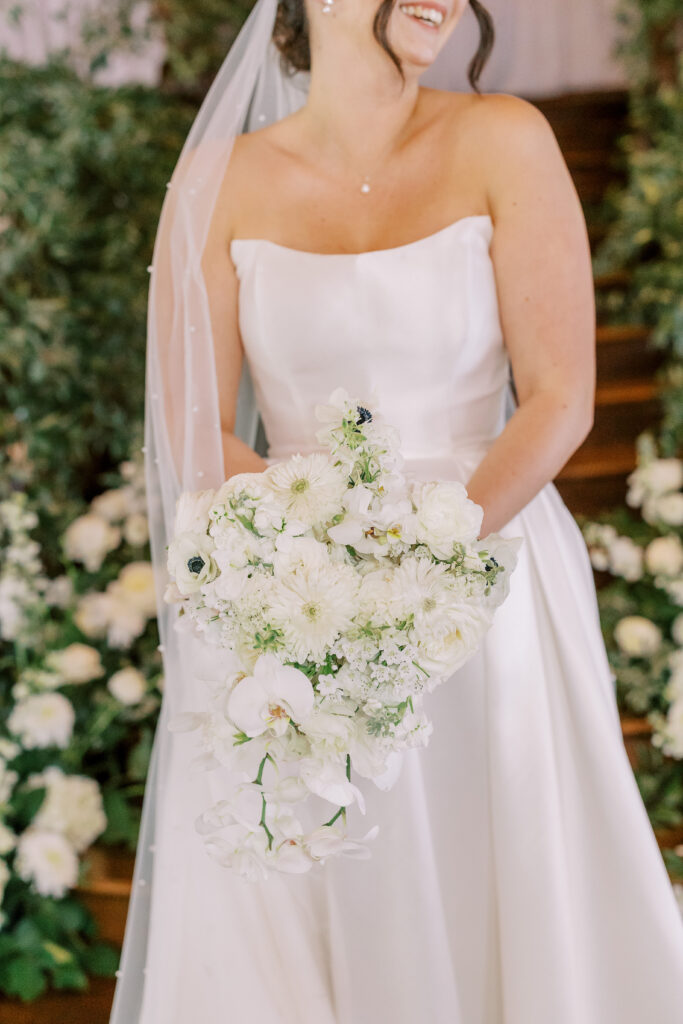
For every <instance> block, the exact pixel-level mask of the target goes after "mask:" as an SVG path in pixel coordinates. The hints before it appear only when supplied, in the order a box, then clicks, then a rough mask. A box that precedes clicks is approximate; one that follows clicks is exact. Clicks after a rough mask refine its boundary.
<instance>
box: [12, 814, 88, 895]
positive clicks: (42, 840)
mask: <svg viewBox="0 0 683 1024" xmlns="http://www.w3.org/2000/svg"><path fill="white" fill-rule="evenodd" d="M14 869H15V871H16V872H17V874H18V875H19V876H20V877H21V878H23V879H25V880H26V881H27V882H31V884H32V885H33V887H34V889H35V890H36V892H39V893H40V895H41V896H54V897H55V898H56V899H60V898H61V897H62V896H64V895H65V893H66V892H67V891H68V890H69V889H73V888H74V886H75V885H76V884H77V882H78V856H77V854H76V851H75V850H74V848H73V846H71V844H70V843H69V841H68V840H67V839H65V838H64V836H63V835H62V834H61V833H60V832H48V831H44V830H43V829H39V828H33V827H31V828H28V829H26V831H25V832H24V833H23V834H22V835H21V837H20V839H19V842H18V844H17V854H16V858H15V861H14Z"/></svg>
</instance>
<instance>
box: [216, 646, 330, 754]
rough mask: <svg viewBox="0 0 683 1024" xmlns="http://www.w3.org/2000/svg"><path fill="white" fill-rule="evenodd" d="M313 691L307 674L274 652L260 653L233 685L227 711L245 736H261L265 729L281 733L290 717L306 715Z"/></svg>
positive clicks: (302, 718) (298, 719) (276, 733)
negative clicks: (252, 664) (250, 666)
mask: <svg viewBox="0 0 683 1024" xmlns="http://www.w3.org/2000/svg"><path fill="white" fill-rule="evenodd" d="M314 701H315V693H314V691H313V686H312V684H311V681H310V679H309V678H308V676H306V675H304V673H303V672H300V671H299V669H296V668H293V667H292V666H290V665H283V664H281V662H280V661H278V659H277V658H276V657H275V655H274V654H264V655H262V656H261V657H260V658H259V659H258V661H257V662H256V665H255V667H254V670H253V673H252V675H250V676H245V677H244V678H243V679H241V680H239V682H237V683H236V685H235V686H234V687H233V689H232V691H231V693H230V696H229V697H228V702H227V713H228V715H229V717H230V718H231V719H232V721H233V722H234V723H235V725H236V726H237V727H238V728H239V729H241V730H242V732H244V733H245V734H246V735H247V736H260V735H261V733H263V732H265V731H266V729H270V730H272V732H274V733H275V735H276V736H279V735H282V733H283V732H285V730H286V729H287V727H288V726H289V722H290V720H293V721H294V722H296V723H299V722H302V721H303V720H304V719H305V718H307V717H308V716H309V715H310V713H311V710H312V708H313V704H314Z"/></svg>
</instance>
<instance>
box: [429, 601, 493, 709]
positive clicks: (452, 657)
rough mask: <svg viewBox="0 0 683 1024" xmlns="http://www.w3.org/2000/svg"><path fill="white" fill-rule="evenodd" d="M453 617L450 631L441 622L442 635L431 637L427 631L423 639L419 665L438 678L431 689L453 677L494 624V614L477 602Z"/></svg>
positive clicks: (460, 610)
mask: <svg viewBox="0 0 683 1024" xmlns="http://www.w3.org/2000/svg"><path fill="white" fill-rule="evenodd" d="M449 618H450V620H451V623H452V625H451V628H450V629H448V630H446V631H444V630H443V629H442V627H441V623H440V624H439V630H438V632H435V633H434V634H433V635H430V632H429V630H424V632H423V633H422V635H421V636H420V642H419V647H418V655H417V662H418V664H419V665H420V667H421V668H423V669H424V670H425V672H429V674H430V676H435V677H436V679H434V680H432V681H431V682H430V683H428V684H427V687H428V689H432V688H433V687H434V685H435V684H436V683H437V682H438V681H439V679H440V678H447V677H448V676H451V675H452V674H453V673H454V672H455V671H456V670H457V669H458V668H460V666H461V665H463V664H464V663H465V662H466V661H467V660H468V658H470V657H471V656H472V655H473V654H474V652H475V651H476V650H477V648H478V646H479V644H480V642H481V638H482V636H483V635H484V633H485V632H486V630H487V628H488V627H489V625H490V623H491V615H490V613H488V612H487V610H486V609H485V608H483V607H482V606H480V605H477V604H474V603H465V604H462V605H460V606H459V607H458V608H454V609H451V610H450V612H449Z"/></svg>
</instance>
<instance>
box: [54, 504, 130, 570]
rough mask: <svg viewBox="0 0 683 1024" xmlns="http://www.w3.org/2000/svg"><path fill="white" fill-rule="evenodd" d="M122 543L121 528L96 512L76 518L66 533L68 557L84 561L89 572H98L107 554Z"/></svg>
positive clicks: (65, 540) (65, 542)
mask: <svg viewBox="0 0 683 1024" xmlns="http://www.w3.org/2000/svg"><path fill="white" fill-rule="evenodd" d="M120 543H121V532H120V530H119V529H118V528H117V527H115V526H112V525H111V523H108V522H107V521H106V519H103V518H102V517H101V516H98V515H95V514H94V512H88V513H87V514H86V515H84V516H79V517H78V519H74V521H73V523H71V525H70V526H69V527H68V528H67V530H66V532H65V533H64V550H65V552H66V555H67V558H70V559H71V560H72V561H74V562H82V563H83V564H84V565H85V567H86V569H87V570H88V572H97V570H98V569H99V568H100V566H101V565H102V562H103V561H104V558H105V556H106V555H108V554H109V552H110V551H113V550H114V549H115V548H117V547H118V546H119V544H120Z"/></svg>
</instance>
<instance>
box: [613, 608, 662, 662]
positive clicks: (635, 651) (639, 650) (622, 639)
mask: <svg viewBox="0 0 683 1024" xmlns="http://www.w3.org/2000/svg"><path fill="white" fill-rule="evenodd" d="M614 639H615V641H616V643H617V646H618V647H619V649H620V650H621V651H623V652H624V654H628V655H629V656H630V657H632V658H649V657H650V656H651V655H653V654H655V652H656V651H658V650H659V647H660V645H661V642H662V631H661V630H660V628H659V626H657V625H656V623H654V622H652V621H651V620H650V619H646V618H645V617H644V616H643V615H625V616H624V617H623V618H622V619H619V621H618V622H617V624H616V626H615V628H614Z"/></svg>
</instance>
